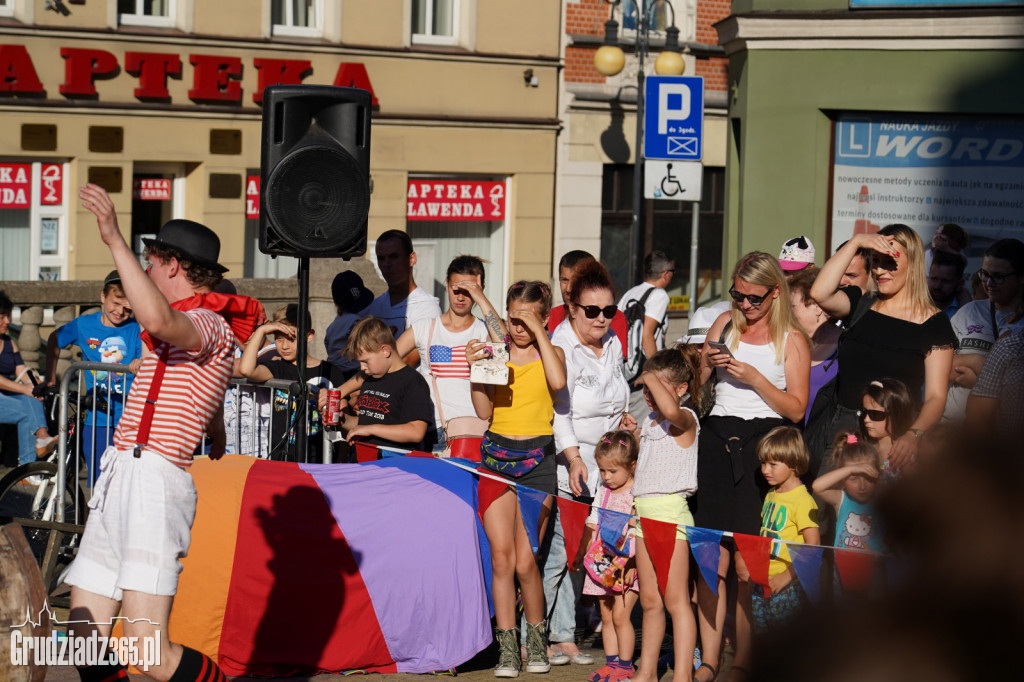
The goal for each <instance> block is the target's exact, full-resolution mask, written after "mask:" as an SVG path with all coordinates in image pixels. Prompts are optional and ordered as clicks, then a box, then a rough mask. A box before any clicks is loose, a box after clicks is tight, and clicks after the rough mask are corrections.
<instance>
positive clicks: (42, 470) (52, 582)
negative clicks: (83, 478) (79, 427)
mask: <svg viewBox="0 0 1024 682" xmlns="http://www.w3.org/2000/svg"><path fill="white" fill-rule="evenodd" d="M58 504H63V506H64V523H65V524H68V525H76V526H84V525H85V517H86V514H87V513H88V507H87V506H86V497H85V489H84V488H83V487H82V485H81V484H78V483H77V482H76V483H71V482H70V481H69V483H68V485H67V487H66V489H65V491H64V499H63V500H62V501H60V502H58V500H57V465H56V463H54V462H31V463H29V464H23V465H21V466H19V467H17V468H16V469H13V470H11V471H10V472H8V474H7V475H6V476H4V477H3V479H0V523H9V522H11V521H14V522H17V523H20V524H21V526H22V528H23V530H24V531H25V538H26V539H27V540H28V544H29V547H30V548H31V549H32V554H33V556H35V558H36V561H37V562H38V563H39V567H40V570H41V571H42V572H43V582H44V583H45V584H46V585H47V586H48V589H47V591H48V592H52V591H53V589H54V588H56V587H57V582H59V581H58V580H57V578H58V577H59V576H61V575H62V574H63V572H64V569H65V568H66V567H67V566H68V564H70V563H71V561H72V559H74V558H75V553H76V552H77V550H78V542H79V536H80V533H79V532H74V531H71V530H68V529H64V530H57V529H56V528H52V527H38V526H36V525H33V522H54V521H55V519H56V517H57V511H56V510H57V505H58ZM54 533H57V534H58V535H59V542H56V541H55V544H54V548H53V550H52V551H51V556H49V557H48V556H47V547H48V546H49V545H50V538H51V536H52V535H53V534H54Z"/></svg>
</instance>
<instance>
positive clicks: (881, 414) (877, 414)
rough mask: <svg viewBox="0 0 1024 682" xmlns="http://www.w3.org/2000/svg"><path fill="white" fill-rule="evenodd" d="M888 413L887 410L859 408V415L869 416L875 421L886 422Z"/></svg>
mask: <svg viewBox="0 0 1024 682" xmlns="http://www.w3.org/2000/svg"><path fill="white" fill-rule="evenodd" d="M886 414H887V413H886V411H885V410H869V409H866V408H864V409H860V410H857V416H858V417H867V418H868V419H870V420H871V421H873V422H884V421H885V415H886Z"/></svg>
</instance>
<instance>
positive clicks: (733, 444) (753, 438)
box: [694, 251, 811, 682]
mask: <svg viewBox="0 0 1024 682" xmlns="http://www.w3.org/2000/svg"><path fill="white" fill-rule="evenodd" d="M729 295H730V296H731V297H732V300H733V306H732V310H731V311H730V312H727V313H722V314H721V315H720V316H719V317H718V319H717V320H715V322H714V324H712V325H711V329H709V330H708V335H707V340H705V342H704V349H703V353H704V357H705V358H706V362H707V366H706V367H705V369H704V377H703V378H704V380H705V381H706V380H709V379H710V378H711V375H712V373H715V372H717V379H718V385H717V387H716V389H715V390H716V398H715V406H714V407H713V408H712V410H711V414H710V415H708V417H707V418H706V419H705V420H704V421H703V422H702V424H701V426H702V428H701V431H700V455H699V457H698V458H697V508H696V513H695V514H694V517H695V521H696V523H697V525H698V526H700V527H702V528H713V529H716V530H723V531H733V532H737V533H745V534H747V535H757V534H758V533H759V532H760V529H761V505H762V502H763V501H764V496H765V493H767V492H768V482H767V481H766V480H765V478H764V476H762V475H761V472H760V463H759V462H758V459H757V452H756V450H757V444H758V442H759V441H760V440H761V437H762V436H764V435H765V434H766V433H767V432H768V431H770V430H771V429H773V428H775V427H776V426H779V425H780V424H782V423H783V422H784V421H785V420H789V421H790V422H794V423H798V422H799V421H800V420H801V419H803V416H804V410H805V409H806V408H807V394H808V390H809V388H808V384H809V376H810V372H811V352H810V345H809V343H808V340H807V334H806V333H805V332H804V330H803V329H801V327H800V325H799V324H798V323H797V321H796V319H795V318H794V317H793V312H792V308H791V306H790V298H789V288H788V286H787V284H786V279H785V277H784V276H783V274H782V270H781V269H780V268H779V264H778V261H777V260H776V259H775V257H773V256H770V255H768V254H767V253H762V252H759V251H754V252H752V253H748V254H747V255H745V256H743V257H742V258H740V260H739V261H738V262H737V263H736V267H735V269H734V270H733V274H732V286H731V287H730V288H729ZM723 334H724V337H725V344H726V348H722V347H720V346H719V347H717V348H716V347H712V346H711V343H713V342H715V340H716V339H721V338H722V337H723ZM730 558H731V557H730V556H729V552H728V551H727V550H726V549H725V548H724V547H723V548H722V549H721V559H720V562H719V571H718V575H719V576H724V575H726V571H727V570H728V568H729V561H730ZM732 559H734V560H735V562H736V575H737V577H738V579H739V580H738V590H739V591H738V596H737V604H736V656H735V658H734V663H733V670H734V671H736V676H738V675H739V674H740V673H745V672H746V671H747V670H748V666H749V665H750V622H751V621H750V612H751V583H750V572H749V571H748V570H747V566H746V564H745V563H744V562H743V558H742V557H741V556H740V555H739V553H737V554H736V555H735V557H732ZM772 591H773V592H774V591H775V588H774V587H773V590H772ZM725 594H726V590H725V580H724V578H720V579H719V581H718V586H717V594H716V593H715V592H713V591H712V590H711V588H710V587H709V586H708V584H707V583H706V582H704V580H703V578H701V579H699V580H698V581H697V603H698V606H699V608H698V617H699V623H700V634H701V650H702V654H703V655H704V660H705V661H709V662H710V663H709V665H711V666H715V667H717V665H718V660H719V655H720V652H721V643H722V642H721V637H722V627H723V625H724V622H725V611H726V608H725V607H726V600H725V598H724V596H725ZM703 670H704V668H702V669H701V671H698V672H701V677H700V678H698V676H697V675H696V674H695V675H694V680H699V682H705V679H706V678H705V677H704V676H705V675H706V673H703V672H702V671H703ZM712 672H713V671H712ZM713 676H714V675H713V674H712V677H713Z"/></svg>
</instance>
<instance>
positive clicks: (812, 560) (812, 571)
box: [789, 542, 825, 603]
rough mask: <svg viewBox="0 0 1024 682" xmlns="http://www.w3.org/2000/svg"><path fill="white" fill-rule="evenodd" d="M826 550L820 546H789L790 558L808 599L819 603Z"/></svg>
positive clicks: (792, 544) (795, 544) (794, 544)
mask: <svg viewBox="0 0 1024 682" xmlns="http://www.w3.org/2000/svg"><path fill="white" fill-rule="evenodd" d="M824 553H825V548H824V547H822V546H820V545H801V544H798V543H796V542H792V543H790V544H789V557H790V559H792V561H793V569H794V570H795V571H796V577H797V578H798V579H799V580H800V585H801V586H802V587H803V588H804V592H806V593H807V598H808V599H810V600H811V601H812V602H815V603H817V602H818V601H819V600H820V598H821V560H822V555H823V554H824Z"/></svg>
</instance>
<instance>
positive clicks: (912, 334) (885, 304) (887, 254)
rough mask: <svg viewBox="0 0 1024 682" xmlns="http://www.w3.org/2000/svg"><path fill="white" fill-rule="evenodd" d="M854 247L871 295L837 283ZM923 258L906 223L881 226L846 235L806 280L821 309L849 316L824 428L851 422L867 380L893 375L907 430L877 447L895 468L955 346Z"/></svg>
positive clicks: (936, 399)
mask: <svg viewBox="0 0 1024 682" xmlns="http://www.w3.org/2000/svg"><path fill="white" fill-rule="evenodd" d="M861 248H866V249H871V252H872V257H871V278H872V279H873V280H874V283H875V292H874V293H873V294H867V295H864V294H862V293H861V291H860V289H858V288H857V287H842V288H840V286H839V280H840V278H841V277H842V276H843V272H845V271H846V269H847V267H848V266H849V264H850V261H852V260H853V258H854V257H855V256H856V254H857V250H858V249H861ZM924 257H925V252H924V245H923V243H922V242H921V238H920V237H919V236H918V234H917V233H916V232H914V230H912V229H911V228H909V227H907V226H906V225H898V224H897V225H887V226H886V227H884V228H882V229H881V230H879V232H878V233H877V234H858V235H855V236H854V237H853V238H852V239H850V241H848V242H846V244H845V245H844V246H843V247H842V248H840V249H839V251H837V252H836V254H835V255H834V256H832V258H830V259H829V260H828V262H827V263H825V266H824V267H823V268H822V269H821V272H820V273H819V274H818V278H817V280H815V282H814V286H812V287H811V297H812V298H814V300H816V301H817V302H818V305H820V306H821V307H822V309H823V310H825V311H826V312H828V313H829V314H830V315H832V316H833V317H836V318H842V319H847V318H849V320H848V323H847V324H848V329H847V332H846V336H845V338H844V339H843V343H842V344H841V345H840V347H839V377H838V383H837V402H838V407H837V408H836V410H835V412H834V414H833V418H832V421H831V426H832V429H831V430H832V432H833V433H835V432H837V431H839V430H840V429H849V430H855V429H856V426H857V417H856V413H857V409H858V408H859V407H860V396H861V393H862V392H863V391H864V388H865V387H866V386H867V385H868V384H870V383H871V382H872V381H874V380H879V379H884V378H887V377H888V378H893V379H899V380H900V381H902V382H903V383H904V384H906V386H907V388H908V389H909V391H910V395H911V397H912V398H913V399H914V401H915V403H916V406H917V407H918V410H917V416H916V418H915V419H914V423H913V424H911V426H910V430H909V431H907V433H905V434H904V435H903V436H901V437H900V438H898V439H896V440H895V441H894V442H893V445H892V449H891V450H890V451H889V452H888V453H885V452H882V453H879V454H880V455H881V456H882V459H888V460H889V461H890V462H891V463H892V465H893V466H894V467H896V468H900V467H902V466H905V465H906V464H907V463H909V462H910V461H911V459H912V458H913V457H914V455H915V454H916V452H917V438H918V437H919V436H920V435H921V434H922V433H923V432H924V431H926V430H927V429H929V428H931V427H932V426H933V425H935V424H936V423H938V421H939V419H940V418H941V417H942V411H943V408H944V407H945V405H946V389H947V387H948V385H949V373H950V368H951V367H952V365H953V351H954V350H955V348H956V345H957V340H956V335H955V334H954V333H953V328H952V326H951V325H950V323H949V319H948V318H947V317H946V315H945V314H944V313H943V312H942V311H940V310H938V309H937V308H936V307H935V306H934V305H933V304H932V301H931V297H930V295H929V294H928V284H927V280H926V277H925V270H924ZM858 305H859V306H861V309H860V310H858Z"/></svg>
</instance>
